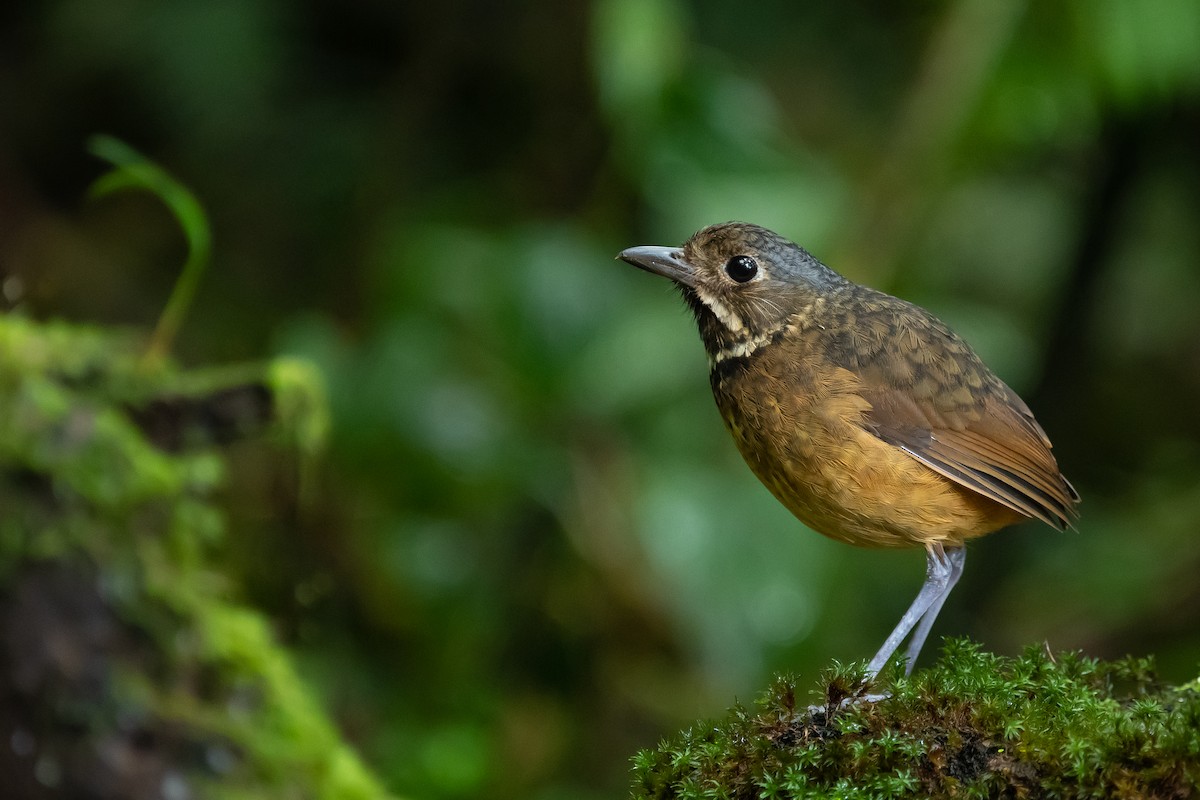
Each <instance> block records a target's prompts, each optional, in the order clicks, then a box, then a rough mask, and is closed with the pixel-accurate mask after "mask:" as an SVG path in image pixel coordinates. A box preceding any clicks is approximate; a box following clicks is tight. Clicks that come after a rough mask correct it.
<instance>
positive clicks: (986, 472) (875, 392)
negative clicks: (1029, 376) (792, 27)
mask: <svg viewBox="0 0 1200 800" xmlns="http://www.w3.org/2000/svg"><path fill="white" fill-rule="evenodd" d="M617 258H618V259H621V260H622V261H625V262H627V263H629V264H632V265H633V266H635V267H638V268H640V269H643V270H645V271H647V272H650V273H653V274H656V275H660V276H663V277H665V278H668V279H670V280H671V281H673V282H674V283H675V285H676V286H677V287H678V288H679V290H680V292H681V293H682V294H683V299H684V301H685V302H686V304H687V306H688V307H689V308H690V309H691V311H692V313H693V315H694V316H695V318H696V323H697V326H698V327H699V331H700V337H701V339H702V340H703V343H704V347H705V350H706V352H707V355H708V365H709V383H710V384H711V387H712V392H713V397H714V399H715V400H716V404H717V408H718V410H719V411H720V413H721V417H722V419H723V420H724V422H725V426H726V428H727V429H728V430H729V432H730V433H731V434H732V435H733V439H734V441H735V442H736V444H737V447H738V450H739V451H740V452H741V455H742V457H743V458H744V459H745V461H746V463H747V465H749V467H750V469H751V470H752V471H753V472H754V474H755V475H756V476H757V477H758V479H759V480H760V481H761V482H762V483H763V484H764V485H765V486H766V488H767V489H768V490H770V492H771V493H772V494H773V495H774V496H775V497H776V498H777V499H778V500H779V501H780V502H781V503H782V504H783V505H784V506H785V507H787V509H788V510H789V511H791V512H792V514H793V515H795V516H796V517H797V518H798V519H799V520H800V521H801V522H802V523H804V524H805V525H806V526H807V527H809V528H810V529H812V530H814V531H817V532H818V533H821V534H824V535H825V536H827V537H830V538H832V539H835V540H837V541H841V542H845V543H847V544H851V545H857V546H860V547H869V548H904V547H922V548H924V549H925V554H926V565H925V580H924V582H923V584H922V586H921V589H920V591H919V592H918V593H917V596H916V598H915V599H914V600H913V602H912V604H911V605H910V606H909V608H908V610H907V611H905V612H904V614H903V616H902V617H901V618H900V621H899V623H898V624H897V625H896V627H895V628H894V629H893V630H892V632H891V633H890V634H889V635H888V637H887V638H886V639H885V640H884V643H883V645H882V646H881V647H880V648H879V650H878V652H877V653H876V654H875V655H874V656H873V657H872V658H871V660H870V661H869V662H867V665H866V670H865V680H866V681H868V682H869V681H872V680H874V679H875V677H876V676H877V675H878V674H879V672H880V670H882V669H883V668H884V666H886V665H887V663H888V662H889V660H891V658H892V657H893V656H894V655H895V653H896V651H897V650H898V649H899V647H900V645H901V644H903V642H904V640H905V639H906V638H908V637H909V636H910V634H911V638H909V644H908V647H907V649H906V651H905V667H904V669H905V675H910V674H911V673H912V669H913V665H914V664H915V663H916V660H917V657H918V656H919V654H920V652H921V647H922V645H923V644H924V642H925V639H926V638H927V636H928V634H929V631H930V628H931V627H932V626H933V623H934V620H935V619H936V618H937V616H938V612H939V611H940V610H941V608H942V605H943V604H944V603H945V602H946V598H947V597H948V596H949V594H950V592H951V590H952V589H953V588H954V586H955V584H956V583H957V582H958V580H959V578H960V577H961V576H962V573H963V568H964V565H965V563H966V549H965V545H966V543H967V541H969V540H971V539H975V538H977V537H980V536H984V535H985V534H989V533H992V532H994V531H997V530H1000V529H1001V528H1005V527H1007V526H1010V525H1013V524H1015V523H1017V522H1021V521H1024V520H1026V519H1036V520H1040V521H1041V522H1044V523H1046V524H1048V525H1050V526H1052V527H1054V528H1056V529H1059V530H1064V529H1067V528H1073V527H1074V522H1075V520H1076V519H1077V518H1078V508H1077V506H1078V504H1079V494H1078V493H1077V492H1076V491H1075V489H1074V487H1072V486H1071V484H1070V482H1069V481H1067V479H1066V478H1065V477H1064V476H1063V474H1062V471H1061V470H1060V469H1059V467H1058V463H1057V461H1056V460H1055V458H1054V455H1053V453H1052V452H1051V444H1050V440H1049V439H1048V438H1047V436H1046V433H1045V432H1044V431H1043V430H1042V427H1041V426H1040V425H1039V424H1038V423H1037V421H1036V420H1035V419H1034V416H1033V413H1032V412H1031V411H1030V410H1029V407H1028V406H1027V405H1026V404H1025V402H1024V401H1023V400H1021V398H1020V397H1018V396H1017V394H1016V392H1014V391H1013V390H1012V389H1010V388H1009V387H1008V385H1006V384H1005V383H1004V382H1003V381H1002V380H1001V379H1000V378H998V377H997V376H996V375H995V373H993V372H992V371H991V370H990V369H989V368H988V367H987V366H986V365H985V364H984V363H983V361H982V360H981V359H980V358H979V356H978V355H976V354H975V352H974V350H972V349H971V347H970V346H969V345H968V344H967V343H966V342H965V341H964V340H963V339H962V338H960V337H959V336H958V335H957V334H956V333H954V332H953V331H952V330H951V329H950V328H949V327H948V326H947V325H946V324H945V323H943V322H942V321H941V320H939V319H937V318H936V317H935V316H933V315H932V314H931V313H929V312H928V311H926V310H925V309H923V308H921V307H919V306H917V305H914V304H912V303H909V302H907V301H905V300H901V299H899V298H897V297H893V296H891V295H888V294H885V293H883V292H880V291H877V290H875V289H871V288H869V287H866V286H862V285H859V284H857V283H854V282H853V281H850V280H848V279H847V278H845V277H843V276H842V275H840V274H838V273H837V272H835V271H834V270H832V269H830V268H829V267H827V266H826V265H825V264H823V263H821V262H820V261H818V260H817V259H816V258H815V257H813V256H812V255H811V254H810V253H809V252H808V251H806V250H805V249H803V248H802V247H800V246H799V245H797V244H795V243H794V242H792V241H789V240H788V239H786V238H784V237H783V236H780V235H779V234H777V233H775V232H774V231H771V230H768V229H766V228H763V227H760V226H758V225H752V224H749V223H744V222H726V223H721V224H717V225H710V226H709V227H706V228H704V229H702V230H700V231H698V232H696V233H695V234H693V235H692V236H691V238H689V239H688V240H687V241H686V242H685V243H684V244H683V245H682V246H680V247H660V246H642V247H631V248H629V249H626V250H623V251H621V253H620V254H618V256H617Z"/></svg>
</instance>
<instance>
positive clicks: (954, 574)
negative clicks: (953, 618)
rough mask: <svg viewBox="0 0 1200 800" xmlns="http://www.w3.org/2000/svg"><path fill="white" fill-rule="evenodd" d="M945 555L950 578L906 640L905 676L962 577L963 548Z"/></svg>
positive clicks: (965, 551)
mask: <svg viewBox="0 0 1200 800" xmlns="http://www.w3.org/2000/svg"><path fill="white" fill-rule="evenodd" d="M945 553H946V560H947V561H948V562H950V577H949V579H948V580H947V582H946V588H945V589H943V590H942V593H941V595H939V596H938V599H937V600H934V601H933V605H931V606H930V607H929V610H928V611H926V612H925V616H923V617H921V622H920V623H919V624H918V625H917V629H916V630H915V631H913V635H912V638H911V639H909V640H908V650H907V651H905V654H904V658H905V660H906V661H907V663H906V664H905V665H904V674H905V675H911V674H912V671H913V664H916V663H917V656H919V655H921V646H922V645H924V644H925V638H926V637H927V636H929V629H930V628H932V627H933V622H934V620H936V619H937V616H938V613H939V612H941V610H942V604H943V603H945V602H946V598H947V597H949V596H950V592H951V591H952V590H953V589H954V585H955V584H956V583H958V579H959V578H961V577H962V574H963V567H964V566H965V565H966V563H967V550H966V548H964V547H952V548H950V549H949V550H946V551H945Z"/></svg>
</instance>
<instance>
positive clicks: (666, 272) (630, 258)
mask: <svg viewBox="0 0 1200 800" xmlns="http://www.w3.org/2000/svg"><path fill="white" fill-rule="evenodd" d="M617 258H619V259H621V260H622V261H625V262H628V263H630V264H633V265H634V266H635V267H637V268H639V269H644V270H646V272H653V273H654V274H655V275H662V276H663V277H664V278H670V279H671V280H673V281H675V282H676V283H682V284H683V285H684V286H695V285H696V270H695V269H693V268H692V265H691V264H689V263H687V262H686V261H684V260H683V251H682V250H680V249H679V248H678V247H655V246H653V245H646V246H643V247H630V248H629V249H628V250H622V251H621V252H620V253H618V254H617Z"/></svg>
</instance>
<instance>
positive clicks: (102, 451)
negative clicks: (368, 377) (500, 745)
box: [0, 316, 385, 800]
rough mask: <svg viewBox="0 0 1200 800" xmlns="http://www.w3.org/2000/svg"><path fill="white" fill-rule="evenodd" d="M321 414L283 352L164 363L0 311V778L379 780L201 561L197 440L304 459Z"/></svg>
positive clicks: (214, 460) (174, 788)
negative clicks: (226, 366)
mask: <svg viewBox="0 0 1200 800" xmlns="http://www.w3.org/2000/svg"><path fill="white" fill-rule="evenodd" d="M326 427H327V422H326V412H325V406H324V396H323V394H322V392H321V388H320V382H319V379H318V378H317V377H316V375H315V373H314V371H313V370H312V369H311V368H310V367H307V366H306V365H304V364H302V363H298V362H295V361H280V362H277V363H273V364H268V365H264V366H261V367H259V366H254V367H247V368H239V369H235V370H220V371H211V372H184V371H181V370H179V369H178V368H176V367H174V366H173V365H171V364H170V363H169V362H168V361H166V360H154V361H146V360H145V359H143V358H141V344H140V343H139V342H138V341H137V340H136V339H135V338H134V337H132V336H128V335H125V334H120V333H114V332H110V331H104V330H97V329H89V328H83V327H74V326H69V325H64V324H38V323H35V322H32V321H30V320H28V319H23V318H21V317H14V316H0V509H3V513H2V514H0V616H3V618H4V620H5V624H4V629H5V631H6V634H5V635H4V636H3V637H0V663H2V664H3V666H4V667H6V669H4V670H0V674H2V675H3V676H4V677H3V678H2V679H0V680H2V683H0V724H3V725H4V726H6V727H8V728H9V729H10V730H5V731H3V736H5V737H14V736H15V737H17V738H16V739H14V741H19V742H20V743H21V747H20V748H0V760H5V761H6V763H4V764H0V771H2V772H3V773H4V774H6V775H20V776H22V778H21V780H22V781H24V784H22V786H23V787H24V789H27V790H28V791H25V792H24V793H22V792H21V791H18V794H20V795H21V796H41V795H42V794H43V793H44V792H46V791H57V792H58V793H60V794H61V795H62V796H78V795H80V793H89V794H88V796H160V795H166V796H180V797H182V796H211V797H255V798H271V797H287V798H305V797H310V798H352V799H354V800H357V799H358V798H376V797H382V796H384V795H385V793H384V792H383V790H382V788H381V787H380V785H379V783H378V781H377V780H376V779H375V778H374V777H373V776H372V775H371V774H370V772H369V771H368V770H367V769H366V768H365V767H364V766H363V765H362V763H361V762H360V761H359V759H358V758H357V756H356V755H355V754H354V753H353V751H352V750H351V749H350V748H349V747H348V746H347V745H346V744H345V743H344V742H343V741H342V739H341V737H340V735H339V733H338V731H337V730H336V728H335V726H334V725H333V724H332V723H331V721H330V720H329V718H328V717H327V716H326V715H325V713H324V712H323V711H322V710H321V708H320V706H319V704H318V703H317V702H316V700H315V698H314V696H313V693H312V692H311V691H310V690H309V689H308V687H307V686H305V684H304V683H303V681H302V680H301V679H300V678H299V676H298V675H297V673H296V671H295V669H294V668H293V666H292V663H291V661H290V659H289V656H288V653H287V652H286V650H285V649H283V648H282V647H281V646H280V645H279V644H278V643H277V642H276V641H275V640H274V638H273V637H272V635H271V632H270V627H269V624H268V621H267V620H266V619H265V618H264V617H263V616H262V615H261V614H259V613H258V612H256V611H255V610H253V609H251V608H247V607H245V606H242V605H239V604H238V603H236V602H233V601H231V600H230V599H229V595H230V594H231V591H230V589H231V587H229V586H227V585H226V584H225V582H224V579H223V578H221V576H220V573H219V571H218V570H217V569H216V568H215V567H214V566H213V564H212V562H211V560H210V555H209V554H210V551H211V550H212V545H213V544H215V543H217V542H219V541H220V540H221V538H222V537H224V536H225V534H226V530H225V521H224V518H223V516H222V514H221V511H220V509H219V507H218V505H217V504H216V502H215V501H214V494H215V493H216V492H217V490H218V489H219V488H220V486H221V482H222V480H223V475H224V461H223V458H224V457H223V454H222V452H221V451H220V449H219V448H218V447H217V445H219V444H221V443H223V442H226V441H232V440H234V439H238V438H243V437H245V436H253V435H258V434H260V433H261V434H266V435H275V436H277V437H279V438H283V439H285V440H287V441H289V442H291V443H292V444H293V445H295V446H296V447H297V449H298V450H299V451H300V452H301V454H302V456H303V457H311V456H312V455H313V453H315V452H316V451H317V450H318V449H319V448H320V445H321V440H322V437H323V435H324V432H325V430H326ZM18 750H19V752H17V751H18ZM96 787H108V789H102V790H96ZM94 790H95V791H99V792H100V793H99V794H94V795H93V794H90V793H91V792H93V791H94ZM110 790H111V791H110Z"/></svg>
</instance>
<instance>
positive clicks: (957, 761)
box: [632, 640, 1200, 800]
mask: <svg viewBox="0 0 1200 800" xmlns="http://www.w3.org/2000/svg"><path fill="white" fill-rule="evenodd" d="M861 674H862V673H861V667H858V666H853V667H849V668H837V669H834V670H831V671H830V672H829V674H828V675H826V677H825V680H824V681H823V682H822V684H821V686H822V689H823V693H822V696H821V704H820V707H818V708H815V709H813V708H810V707H808V705H807V704H806V703H804V702H803V701H802V700H801V699H800V698H801V697H802V695H803V692H802V690H801V691H798V689H797V682H796V680H795V679H794V678H790V677H781V678H779V679H777V680H776V682H775V683H774V685H773V686H772V687H771V688H770V689H769V690H768V691H767V692H766V693H765V694H764V695H763V696H762V698H760V700H759V701H758V703H757V707H756V708H755V709H754V710H749V709H746V708H743V707H741V706H738V707H736V708H734V709H733V710H732V711H731V712H730V714H729V716H728V717H727V718H726V719H724V720H722V721H718V722H714V723H706V724H700V725H697V726H695V727H693V728H691V729H690V730H688V731H685V732H683V733H682V734H680V735H679V736H677V737H675V738H673V739H670V740H668V741H665V742H663V743H662V745H661V746H660V747H658V748H657V749H655V750H646V751H643V752H641V753H639V754H638V755H637V756H636V757H635V759H634V772H635V779H634V788H633V793H632V794H633V797H634V798H696V799H697V800H699V798H706V799H707V798H746V799H747V800H749V799H750V798H754V800H766V799H768V798H777V799H778V800H784V798H795V799H796V800H800V798H805V799H811V800H817V798H837V799H838V800H859V799H861V800H868V798H870V799H871V800H875V798H1026V797H1027V798H1129V800H1133V798H1189V797H1196V796H1200V683H1198V682H1192V683H1190V684H1187V685H1185V686H1181V687H1170V686H1164V685H1162V684H1161V683H1159V682H1158V681H1157V680H1156V678H1155V676H1154V671H1153V668H1152V665H1151V664H1150V663H1149V662H1148V661H1146V660H1138V659H1128V660H1124V661H1118V662H1111V663H1108V662H1101V661H1097V660H1094V659H1090V658H1084V657H1082V656H1080V655H1078V654H1072V653H1068V654H1062V655H1058V656H1052V655H1050V654H1049V653H1048V652H1047V651H1046V650H1045V649H1044V648H1030V649H1029V650H1028V651H1027V652H1025V653H1024V654H1023V655H1022V656H1021V657H1019V658H1006V657H1001V656H997V655H993V654H991V653H987V652H984V651H983V650H981V649H980V648H979V647H977V646H976V645H973V644H971V643H970V642H967V641H960V640H953V641H950V642H949V643H948V644H947V646H946V648H945V652H944V655H943V657H942V659H941V661H940V662H939V663H938V664H937V665H935V666H934V667H932V668H930V669H928V670H924V671H920V672H918V673H916V674H915V675H914V676H913V677H912V678H907V679H906V678H904V677H903V676H901V675H899V674H892V675H890V676H889V677H890V680H885V681H881V682H880V685H878V686H874V687H871V691H872V692H879V691H881V690H883V691H886V692H887V695H888V696H886V697H884V698H882V699H876V700H869V699H864V698H862V697H859V696H858V695H859V693H860V692H861V691H862V690H861V688H859V687H861V685H862V681H861Z"/></svg>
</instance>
